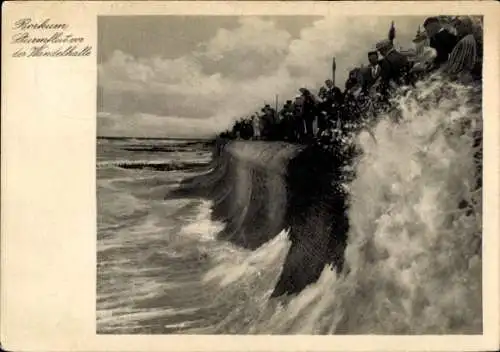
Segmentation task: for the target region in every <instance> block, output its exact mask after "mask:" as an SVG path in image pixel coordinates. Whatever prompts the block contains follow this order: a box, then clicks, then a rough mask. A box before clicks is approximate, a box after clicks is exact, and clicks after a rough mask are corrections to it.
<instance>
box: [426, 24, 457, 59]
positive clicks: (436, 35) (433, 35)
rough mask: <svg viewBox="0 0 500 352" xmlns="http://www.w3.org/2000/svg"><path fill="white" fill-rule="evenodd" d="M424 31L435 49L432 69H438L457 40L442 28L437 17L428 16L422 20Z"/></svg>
mask: <svg viewBox="0 0 500 352" xmlns="http://www.w3.org/2000/svg"><path fill="white" fill-rule="evenodd" d="M424 28H425V32H426V33H427V37H428V38H429V45H430V47H431V48H433V49H435V50H436V53H437V55H436V58H435V59H434V62H433V69H438V68H439V67H441V66H442V65H443V64H444V63H446V61H448V57H449V55H450V53H451V52H452V50H453V48H454V47H455V45H456V44H457V42H458V38H457V36H455V35H454V34H452V33H451V32H450V31H449V30H448V29H446V28H444V27H443V26H442V25H441V23H440V21H439V19H438V18H437V17H429V18H427V19H426V20H425V21H424Z"/></svg>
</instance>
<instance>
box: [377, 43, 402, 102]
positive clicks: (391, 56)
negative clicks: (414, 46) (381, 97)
mask: <svg viewBox="0 0 500 352" xmlns="http://www.w3.org/2000/svg"><path fill="white" fill-rule="evenodd" d="M375 47H376V49H377V51H378V52H379V53H380V54H381V55H382V56H383V59H382V60H381V61H380V67H381V70H380V78H381V83H382V84H383V85H384V86H385V88H384V90H385V91H386V93H387V89H388V88H389V86H390V85H391V84H392V85H396V86H398V85H400V84H402V83H406V75H407V73H408V72H409V70H410V63H409V61H408V58H407V57H406V55H403V54H401V53H400V52H399V51H397V50H396V49H394V46H393V44H392V42H391V41H390V40H388V39H385V40H382V41H380V42H378V43H377V44H376V45H375Z"/></svg>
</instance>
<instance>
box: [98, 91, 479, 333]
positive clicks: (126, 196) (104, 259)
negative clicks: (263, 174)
mask: <svg viewBox="0 0 500 352" xmlns="http://www.w3.org/2000/svg"><path fill="white" fill-rule="evenodd" d="M442 89H443V87H439V86H438V87H436V85H434V86H432V85H428V86H421V87H418V88H417V90H416V93H415V94H414V95H413V96H411V95H410V96H405V97H403V98H401V99H400V101H399V104H400V116H399V119H398V123H397V124H395V123H394V122H393V119H391V118H389V117H388V118H387V119H381V121H380V122H379V123H378V124H377V125H376V126H373V127H372V129H371V131H370V133H361V134H360V135H359V136H358V137H357V141H356V143H357V144H358V145H359V146H360V148H362V149H363V151H364V153H363V155H362V156H361V157H360V159H359V160H358V161H357V163H356V166H355V168H356V171H357V176H356V179H355V180H354V181H353V182H352V183H351V184H349V185H347V187H348V189H349V192H350V196H351V200H350V209H349V221H350V224H351V228H350V232H349V242H348V245H347V249H346V265H347V266H348V267H349V274H348V275H345V276H342V277H340V276H337V273H336V272H335V270H331V268H329V267H326V268H325V270H324V271H323V273H322V275H321V276H320V278H319V280H318V281H317V282H316V283H314V284H312V285H310V286H308V287H306V288H305V289H304V290H303V291H302V292H301V293H299V294H296V295H294V296H290V297H286V298H276V299H274V298H273V299H270V295H271V293H272V291H273V289H274V286H275V283H276V281H277V279H278V277H279V275H280V272H281V268H282V266H283V262H284V260H285V257H286V255H287V251H288V249H289V248H290V241H289V239H288V236H287V229H284V230H283V231H281V232H280V233H278V234H276V236H274V237H273V238H272V240H270V241H269V242H267V243H265V244H263V245H262V246H261V247H260V248H258V249H256V250H254V251H251V250H247V249H243V248H240V247H236V246H235V245H233V244H231V243H229V242H226V241H223V240H219V239H217V234H218V233H219V232H220V231H221V230H222V229H223V228H224V226H225V224H224V223H220V222H217V221H213V220H212V216H211V211H212V204H211V203H210V201H208V200H205V199H200V198H179V197H176V198H170V197H168V194H169V192H170V191H171V190H173V189H176V188H177V187H179V185H180V183H181V182H182V180H185V179H187V178H189V177H192V176H195V175H202V174H204V173H209V172H210V171H211V167H212V164H211V163H210V161H211V159H212V149H211V146H210V145H209V144H208V143H207V141H202V140H169V139H154V140H153V139H134V138H99V139H98V140H97V201H98V214H97V216H98V229H97V333H99V334H336V333H339V332H340V331H341V332H342V333H347V334H444V333H462V334H477V333H481V331H482V279H481V273H482V259H481V250H480V248H481V227H482V224H481V214H482V213H481V199H482V198H481V194H480V192H481V191H480V190H479V191H477V190H475V191H474V190H473V188H474V187H473V185H474V182H475V178H474V170H476V166H475V164H474V163H475V159H474V158H475V155H477V153H475V151H474V149H473V138H472V137H471V136H469V135H467V134H464V133H458V132H457V131H458V130H459V127H457V126H463V123H462V122H463V121H466V120H467V121H469V122H470V123H473V124H478V123H481V121H482V120H481V112H480V111H479V112H478V110H477V109H475V108H474V106H473V105H471V106H468V105H467V104H464V101H466V96H467V95H468V94H469V93H470V92H467V91H466V89H465V88H460V87H446V89H447V92H448V95H447V96H448V98H447V100H445V101H443V100H442V99H441V100H439V99H435V96H436V94H437V92H438V91H442ZM456 132H457V133H456ZM463 199H465V200H466V201H467V202H468V204H469V208H468V209H459V208H458V207H457V204H459V203H460V201H461V200H463ZM478 248H479V250H478Z"/></svg>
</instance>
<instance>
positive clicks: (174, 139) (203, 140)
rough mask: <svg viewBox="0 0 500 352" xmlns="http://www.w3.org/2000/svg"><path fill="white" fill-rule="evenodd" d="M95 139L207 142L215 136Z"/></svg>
mask: <svg viewBox="0 0 500 352" xmlns="http://www.w3.org/2000/svg"><path fill="white" fill-rule="evenodd" d="M97 139H138V140H173V141H200V142H208V141H213V140H214V139H215V137H212V138H180V137H127V136H123V137H106V136H97Z"/></svg>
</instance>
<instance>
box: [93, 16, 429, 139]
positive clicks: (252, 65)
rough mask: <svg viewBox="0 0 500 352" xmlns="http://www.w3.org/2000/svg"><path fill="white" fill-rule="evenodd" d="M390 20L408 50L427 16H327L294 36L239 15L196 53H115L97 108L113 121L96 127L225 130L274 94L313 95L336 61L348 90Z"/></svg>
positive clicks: (103, 70)
mask: <svg viewBox="0 0 500 352" xmlns="http://www.w3.org/2000/svg"><path fill="white" fill-rule="evenodd" d="M391 20H394V21H395V22H396V28H397V40H398V41H399V42H400V43H402V44H406V45H409V44H410V43H411V42H410V40H411V38H413V36H414V34H415V31H416V29H417V26H418V24H420V23H422V20H423V19H422V18H417V17H414V18H411V17H410V18H409V17H406V18H404V19H402V18H400V19H398V18H392V19H391V18H382V17H352V18H340V17H329V18H323V19H320V20H318V21H316V22H314V23H313V25H312V26H310V27H307V28H305V29H303V30H302V31H301V33H300V37H299V38H297V39H292V37H291V35H290V34H289V33H288V32H287V31H285V30H283V29H279V28H277V27H276V25H275V24H274V23H273V22H272V21H270V20H263V19H260V18H256V17H242V18H241V19H240V20H239V27H238V28H236V29H235V30H232V31H229V30H227V29H223V28H221V29H219V30H218V31H217V33H216V34H215V36H214V37H212V38H211V39H210V40H208V41H207V42H205V43H202V45H200V46H199V48H198V50H197V51H196V52H193V53H189V54H187V55H185V56H182V57H178V58H175V59H164V58H160V57H151V58H134V57H132V56H131V55H128V54H126V53H124V52H121V51H115V52H114V53H113V55H112V56H111V58H110V59H109V60H108V61H107V62H105V63H103V64H102V65H100V67H99V85H100V91H102V96H101V97H100V104H101V107H100V110H101V111H107V112H110V113H112V114H116V116H115V115H113V118H110V117H104V120H106V119H107V121H108V122H105V121H103V122H102V123H100V124H99V128H101V129H102V131H103V132H101V131H99V132H100V133H101V134H106V133H109V132H113V133H118V132H117V131H120V133H123V134H125V135H135V134H136V133H138V132H137V131H140V133H142V134H147V133H148V131H150V133H158V131H159V130H162V131H165V133H171V132H173V131H174V129H176V131H175V132H177V133H185V134H189V133H193V134H200V133H202V132H203V130H204V131H205V132H206V134H210V133H213V132H214V131H216V130H223V129H225V128H227V127H229V126H230V125H231V123H232V121H234V120H235V119H236V118H239V117H241V116H242V115H246V114H249V113H252V112H253V111H255V110H257V109H259V108H260V107H261V106H262V104H263V103H264V102H268V103H273V100H274V97H275V94H279V96H280V100H281V101H283V100H284V99H290V98H292V97H293V96H294V95H295V94H296V93H297V89H298V88H299V87H301V86H307V87H308V88H312V89H313V90H314V88H316V87H318V86H319V85H321V84H322V83H323V81H324V80H325V79H326V78H327V77H328V76H330V75H331V59H332V57H333V56H335V57H336V61H337V76H336V78H337V84H338V85H339V86H341V88H343V82H344V81H345V79H346V77H347V72H348V71H349V69H351V68H353V67H355V66H356V65H359V64H362V63H365V62H366V53H367V52H368V51H369V50H372V49H373V46H374V44H375V42H376V41H378V40H380V39H383V38H385V37H386V35H387V31H388V28H389V24H390V21H391ZM118 116H121V119H122V120H120V118H119V117H118ZM124 116H125V117H124ZM165 116H169V117H165ZM172 116H173V117H172ZM101 118H103V117H101ZM110 119H111V121H112V122H113V123H112V124H111V123H110V122H109V121H110ZM106 123H107V125H106ZM162 126H164V128H161V127H162ZM166 135H167V134H166Z"/></svg>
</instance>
